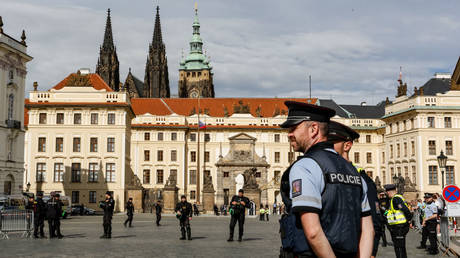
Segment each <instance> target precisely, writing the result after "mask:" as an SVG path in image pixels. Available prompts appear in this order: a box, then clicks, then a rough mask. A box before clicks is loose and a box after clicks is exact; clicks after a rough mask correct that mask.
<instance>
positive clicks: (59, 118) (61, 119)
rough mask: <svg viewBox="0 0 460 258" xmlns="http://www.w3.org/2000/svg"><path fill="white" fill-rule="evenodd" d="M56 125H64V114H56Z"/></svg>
mask: <svg viewBox="0 0 460 258" xmlns="http://www.w3.org/2000/svg"><path fill="white" fill-rule="evenodd" d="M56 124H58V125H62V124H64V113H57V114H56Z"/></svg>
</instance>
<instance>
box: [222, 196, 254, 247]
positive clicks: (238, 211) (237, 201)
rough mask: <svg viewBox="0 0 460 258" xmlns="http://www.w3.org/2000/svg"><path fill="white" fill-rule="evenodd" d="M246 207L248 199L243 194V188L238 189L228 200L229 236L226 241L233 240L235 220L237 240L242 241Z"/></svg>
mask: <svg viewBox="0 0 460 258" xmlns="http://www.w3.org/2000/svg"><path fill="white" fill-rule="evenodd" d="M246 208H249V199H248V198H247V197H246V196H244V190H243V189H240V190H238V195H234V196H233V197H232V200H231V201H230V216H231V218H230V236H229V237H228V240H227V241H229V242H231V241H233V233H234V232H235V225H236V222H238V241H240V242H241V241H243V232H244V218H245V213H246V212H245V209H246Z"/></svg>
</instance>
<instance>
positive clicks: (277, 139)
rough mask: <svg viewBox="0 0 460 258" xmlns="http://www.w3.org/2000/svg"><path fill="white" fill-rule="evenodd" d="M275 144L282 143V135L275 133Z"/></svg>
mask: <svg viewBox="0 0 460 258" xmlns="http://www.w3.org/2000/svg"><path fill="white" fill-rule="evenodd" d="M275 142H280V134H279V133H275Z"/></svg>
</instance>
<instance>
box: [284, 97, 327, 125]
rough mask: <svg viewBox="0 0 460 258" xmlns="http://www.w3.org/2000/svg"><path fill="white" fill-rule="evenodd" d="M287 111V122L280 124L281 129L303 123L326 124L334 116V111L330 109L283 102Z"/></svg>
mask: <svg viewBox="0 0 460 258" xmlns="http://www.w3.org/2000/svg"><path fill="white" fill-rule="evenodd" d="M284 105H286V106H287V107H288V109H289V112H288V117H287V120H286V121H285V122H284V123H282V124H281V127H282V128H289V127H291V126H294V125H297V124H299V123H301V122H303V121H317V122H326V123H328V122H329V120H330V118H331V117H333V116H334V115H335V111H334V110H333V109H330V108H326V107H320V106H317V105H312V104H307V103H304V102H297V101H286V102H284Z"/></svg>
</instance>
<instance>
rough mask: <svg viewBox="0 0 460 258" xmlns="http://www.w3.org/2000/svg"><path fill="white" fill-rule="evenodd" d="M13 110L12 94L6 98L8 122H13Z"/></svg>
mask: <svg viewBox="0 0 460 258" xmlns="http://www.w3.org/2000/svg"><path fill="white" fill-rule="evenodd" d="M13 110H14V95H13V93H11V94H10V96H8V120H13V114H14V113H13Z"/></svg>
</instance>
